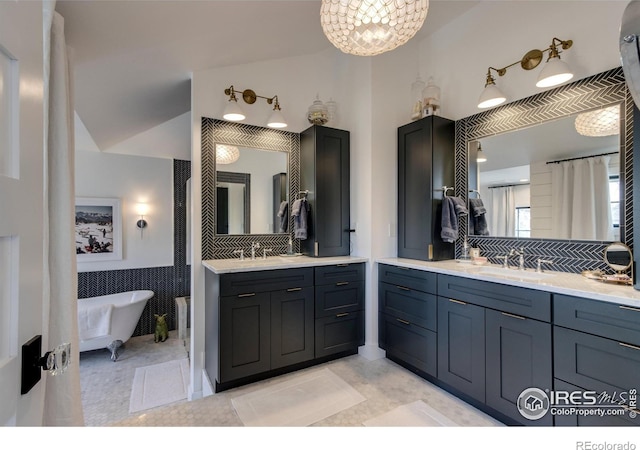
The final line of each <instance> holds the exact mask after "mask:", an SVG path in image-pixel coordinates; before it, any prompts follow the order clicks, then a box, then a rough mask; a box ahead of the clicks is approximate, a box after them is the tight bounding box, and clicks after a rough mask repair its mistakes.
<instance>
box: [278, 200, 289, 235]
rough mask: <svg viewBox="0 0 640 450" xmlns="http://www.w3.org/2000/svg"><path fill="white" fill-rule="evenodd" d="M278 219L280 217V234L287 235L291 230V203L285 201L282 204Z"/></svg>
mask: <svg viewBox="0 0 640 450" xmlns="http://www.w3.org/2000/svg"><path fill="white" fill-rule="evenodd" d="M278 217H280V229H279V230H278V232H279V233H286V232H287V230H288V229H289V202H288V201H286V200H285V201H283V202H282V203H280V209H279V210H278Z"/></svg>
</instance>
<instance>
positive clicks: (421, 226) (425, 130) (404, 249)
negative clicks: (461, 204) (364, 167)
mask: <svg viewBox="0 0 640 450" xmlns="http://www.w3.org/2000/svg"><path fill="white" fill-rule="evenodd" d="M454 160H455V122H454V121H452V120H449V119H445V118H443V117H439V116H427V117H424V118H422V119H420V120H417V121H415V122H412V123H409V124H407V125H403V126H401V127H400V128H398V257H399V258H411V259H419V260H423V261H438V260H443V259H453V258H454V256H455V250H454V249H455V245H454V244H453V243H447V242H444V241H443V240H442V238H441V237H440V230H441V229H442V227H441V221H442V198H443V195H444V193H443V191H442V187H443V186H451V187H453V186H454V170H455V167H454V164H455V162H454ZM448 195H454V191H453V190H450V191H448Z"/></svg>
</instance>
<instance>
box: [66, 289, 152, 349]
mask: <svg viewBox="0 0 640 450" xmlns="http://www.w3.org/2000/svg"><path fill="white" fill-rule="evenodd" d="M153 295H154V292H153V291H146V290H139V291H127V292H121V293H118V294H111V295H101V296H99V297H88V298H82V299H78V317H79V327H80V328H82V325H81V324H80V317H84V318H86V317H87V314H88V313H87V311H92V312H93V313H96V312H102V311H105V310H107V311H109V312H108V314H110V315H111V320H110V323H109V324H108V327H107V328H108V330H109V331H108V334H104V335H99V336H95V337H92V338H89V339H84V340H83V330H82V329H81V331H80V346H79V348H80V351H81V352H85V351H88V350H97V349H101V348H107V349H109V350H111V359H112V360H113V361H115V360H116V359H118V348H119V347H120V346H121V345H122V344H124V343H125V342H127V340H129V338H130V337H131V336H132V335H133V332H134V331H135V329H136V325H137V324H138V321H139V320H140V316H141V315H142V311H143V310H144V307H145V306H146V304H147V302H148V301H149V299H151V297H153ZM110 305H113V307H110ZM83 314H84V315H83ZM85 334H86V333H85ZM94 334H95V333H94Z"/></svg>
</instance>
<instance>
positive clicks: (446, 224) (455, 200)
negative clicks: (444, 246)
mask: <svg viewBox="0 0 640 450" xmlns="http://www.w3.org/2000/svg"><path fill="white" fill-rule="evenodd" d="M467 214H469V210H468V209H467V205H465V203H464V201H462V199H461V198H460V197H453V196H445V197H444V198H443V199H442V224H441V225H442V230H441V231H440V237H441V238H442V240H443V241H444V242H449V243H453V242H455V241H456V239H458V215H467Z"/></svg>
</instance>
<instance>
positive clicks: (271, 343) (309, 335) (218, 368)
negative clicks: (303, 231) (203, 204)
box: [205, 263, 365, 392]
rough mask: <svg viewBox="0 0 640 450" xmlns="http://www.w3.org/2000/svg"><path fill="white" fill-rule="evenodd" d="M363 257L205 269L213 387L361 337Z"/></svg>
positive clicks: (348, 346)
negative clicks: (315, 263)
mask: <svg viewBox="0 0 640 450" xmlns="http://www.w3.org/2000/svg"><path fill="white" fill-rule="evenodd" d="M364 279H365V273H364V263H350V264H334V265H326V266H316V267H303V268H287V269H276V270H259V271H247V272H236V273H223V274H219V275H218V274H214V273H212V272H210V271H207V272H206V285H207V286H206V289H207V302H209V304H208V307H207V316H206V327H205V328H206V330H207V335H206V337H205V340H206V344H207V358H206V361H205V367H206V369H207V373H208V374H209V376H210V377H211V378H212V379H211V381H212V382H214V380H213V377H215V390H216V392H218V391H222V390H225V389H229V388H231V387H235V386H239V385H242V384H246V383H250V382H253V381H257V380H259V379H263V378H267V377H270V376H274V375H278V374H281V373H285V372H288V371H291V370H296V369H300V368H303V367H308V366H311V365H314V364H318V363H320V362H325V361H328V360H329V359H333V358H337V357H341V356H346V355H348V354H353V353H356V352H357V351H358V346H361V345H364Z"/></svg>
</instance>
